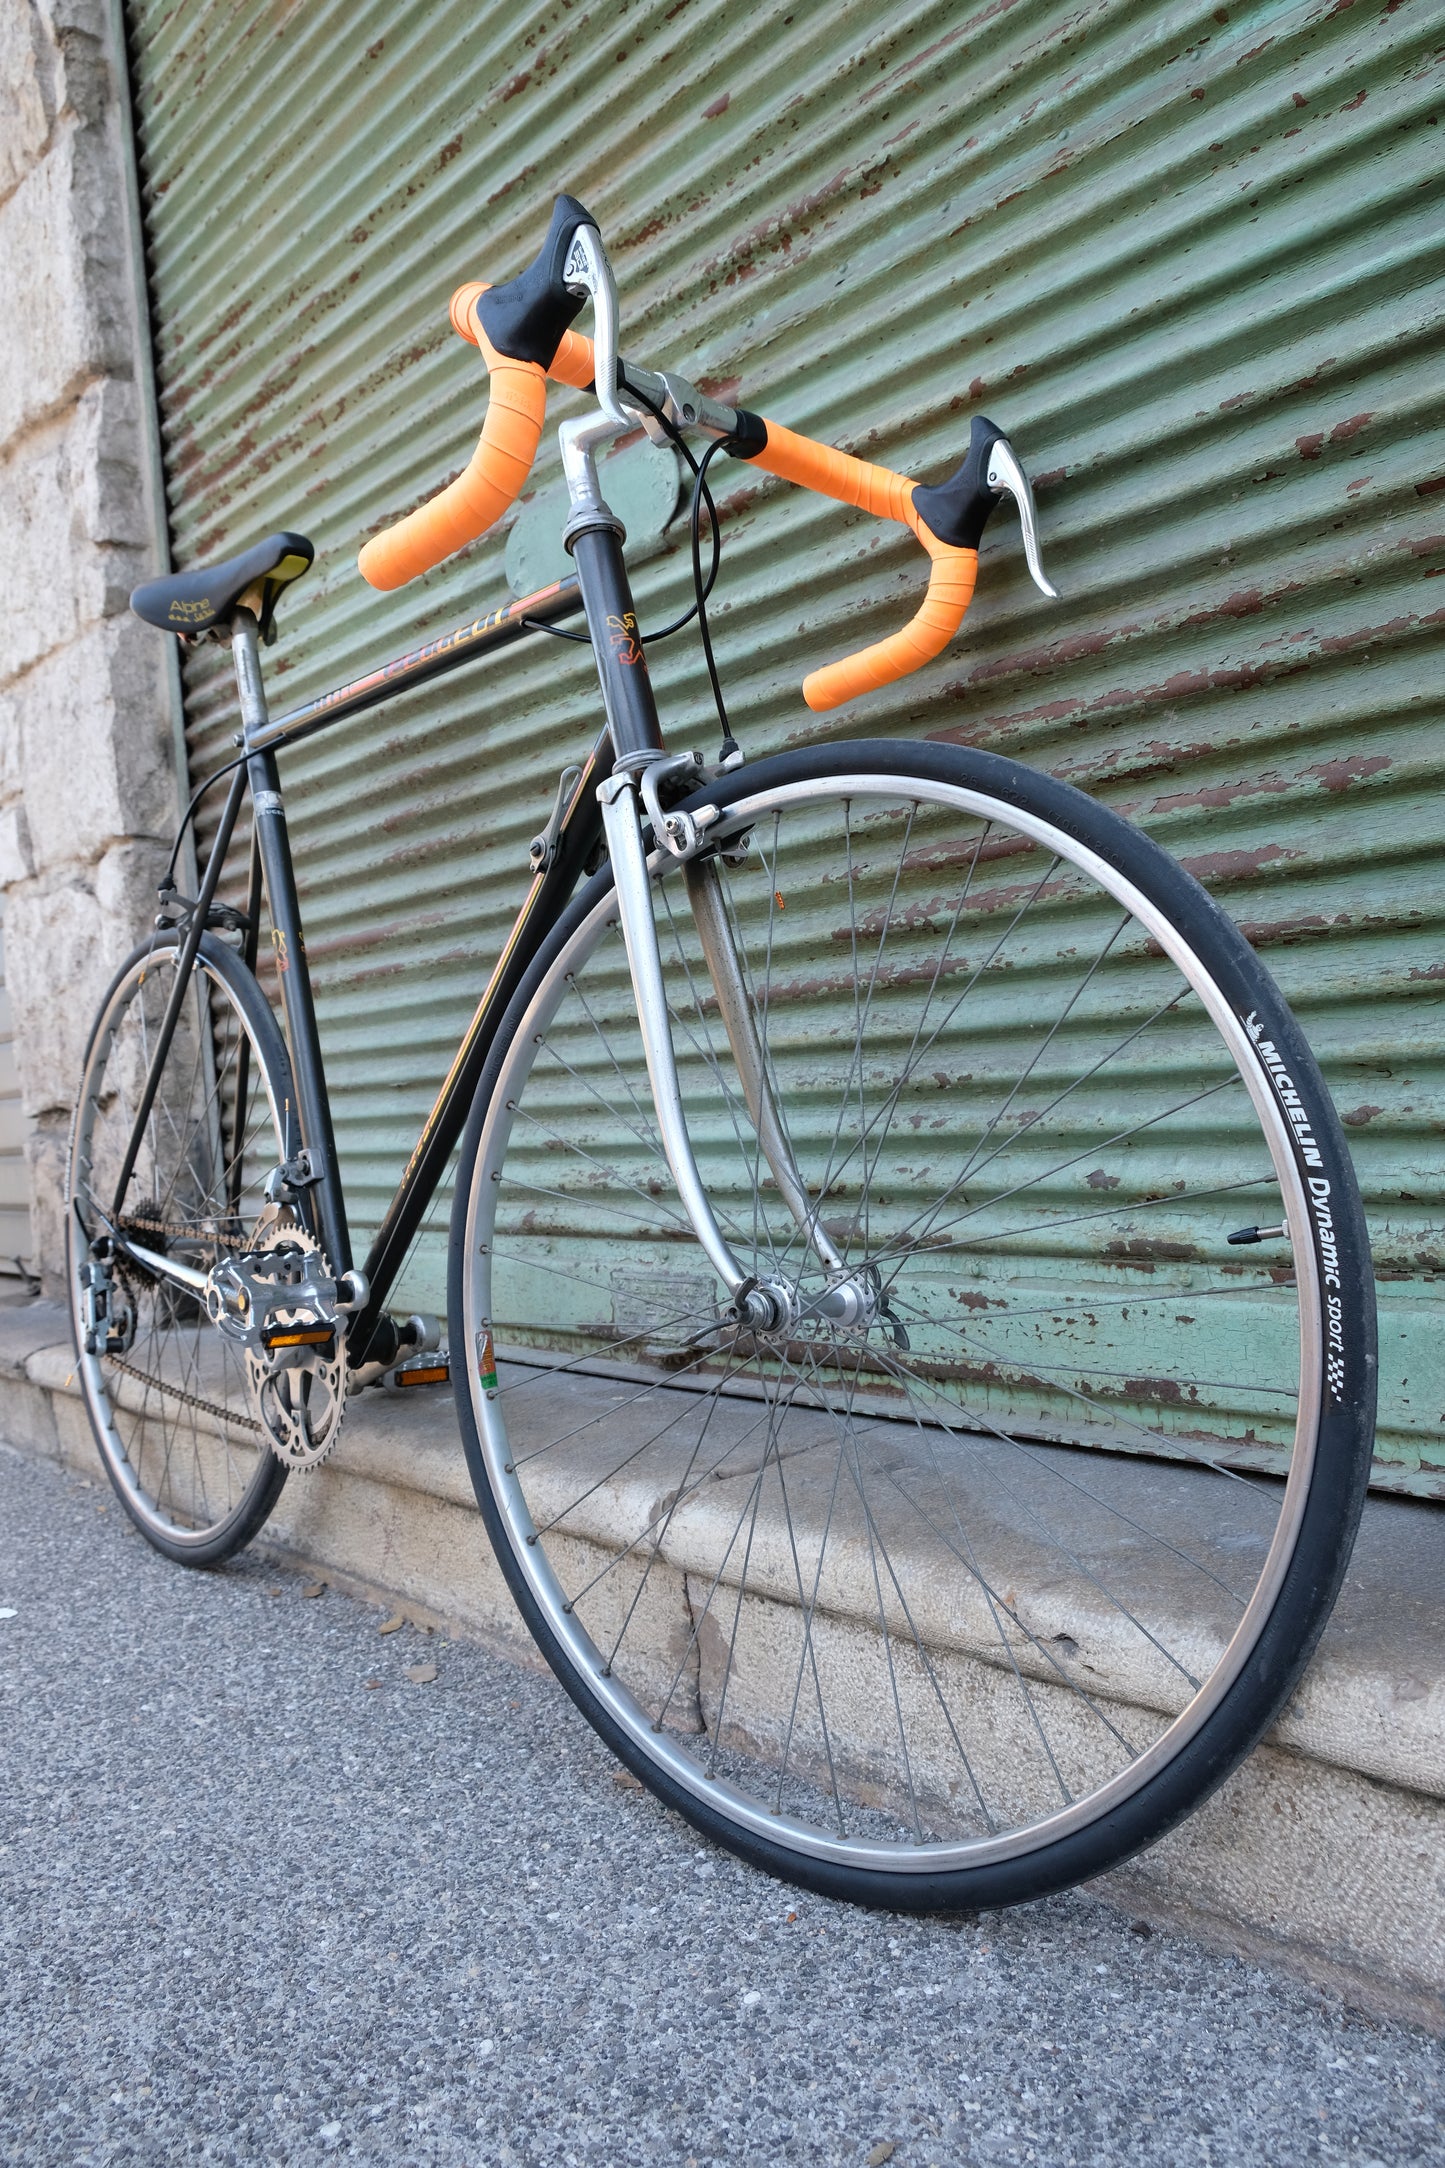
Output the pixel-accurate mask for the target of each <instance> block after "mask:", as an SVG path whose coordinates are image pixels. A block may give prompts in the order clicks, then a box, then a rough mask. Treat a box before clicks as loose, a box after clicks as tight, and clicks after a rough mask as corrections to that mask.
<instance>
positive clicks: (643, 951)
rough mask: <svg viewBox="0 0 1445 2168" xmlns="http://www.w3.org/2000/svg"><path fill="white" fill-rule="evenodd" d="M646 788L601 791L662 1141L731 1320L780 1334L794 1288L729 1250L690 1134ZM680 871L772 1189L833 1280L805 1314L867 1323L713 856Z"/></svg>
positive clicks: (869, 1305) (634, 780)
mask: <svg viewBox="0 0 1445 2168" xmlns="http://www.w3.org/2000/svg"><path fill="white" fill-rule="evenodd" d="M645 785H646V778H645V776H644V777H643V778H641V779H639V777H638V776H637V775H636V774H635V773H631V772H628V773H622V774H615V775H611V776H609V777H608V778H607V780H606V781H605V782H604V783H603V784H602V785H601V787H600V789H599V791H598V797H599V799H600V801H601V805H602V824H603V830H604V833H605V835H606V838H607V850H608V856H609V858H610V860H611V866H612V878H613V882H614V885H615V889H616V894H617V908H618V916H619V918H620V919H621V922H622V938H623V941H624V942H625V944H626V948H627V962H628V967H629V969H630V971H631V974H632V985H633V991H634V994H635V996H636V1000H637V1014H638V1021H639V1023H640V1024H641V1027H642V1043H643V1049H644V1052H645V1054H646V1057H647V1075H648V1082H649V1084H650V1086H651V1089H652V1101H653V1106H654V1108H655V1109H656V1113H657V1122H658V1129H659V1131H660V1133H661V1137H662V1148H663V1152H664V1153H665V1155H666V1158H667V1164H668V1167H669V1169H670V1170H671V1173H672V1179H673V1182H674V1183H675V1185H676V1188H677V1194H678V1197H679V1200H680V1201H681V1204H682V1207H683V1210H684V1211H685V1212H686V1214H687V1216H688V1219H689V1221H690V1222H691V1224H692V1228H693V1232H694V1233H695V1234H696V1236H697V1239H698V1241H699V1243H700V1244H701V1245H702V1248H703V1251H704V1253H705V1254H706V1256H707V1258H708V1260H709V1262H710V1263H711V1265H712V1268H713V1270H714V1271H715V1272H716V1273H717V1275H718V1278H719V1279H720V1280H721V1281H722V1283H723V1285H724V1287H725V1288H726V1289H727V1293H728V1297H729V1300H730V1302H731V1305H732V1309H733V1313H734V1315H735V1316H736V1317H737V1319H738V1321H739V1322H740V1323H741V1324H744V1325H748V1326H750V1327H752V1328H753V1329H755V1330H758V1331H767V1332H776V1331H779V1330H782V1329H785V1328H786V1327H787V1326H788V1325H789V1324H791V1323H794V1322H796V1320H797V1318H798V1316H799V1315H800V1314H801V1306H800V1303H799V1300H798V1296H797V1292H796V1290H795V1288H793V1287H792V1286H790V1285H789V1284H788V1283H787V1282H785V1281H783V1280H781V1279H779V1278H776V1277H773V1276H761V1275H759V1274H757V1273H752V1272H749V1271H748V1270H747V1269H746V1267H745V1266H744V1265H743V1264H742V1263H740V1261H739V1260H738V1258H737V1257H736V1256H735V1255H734V1253H733V1250H732V1247H731V1245H730V1243H729V1242H728V1239H727V1237H726V1235H725V1234H724V1233H723V1231H722V1228H721V1227H720V1226H719V1224H718V1219H717V1214H716V1213H715V1212H714V1210H713V1208H712V1200H711V1199H710V1198H709V1196H708V1193H707V1190H706V1188H705V1186H704V1184H703V1180H702V1176H701V1174H700V1173H699V1171H698V1165H697V1160H696V1157H695V1156H694V1153H693V1149H692V1140H691V1138H690V1137H689V1135H688V1131H687V1120H686V1117H685V1115H684V1112H683V1106H682V1093H681V1090H680V1087H679V1085H678V1078H677V1056H676V1050H675V1048H674V1045H673V1038H672V1019H671V1016H670V1014H669V1011H668V1005H667V992H666V987H665V985H664V982H663V975H662V956H661V951H660V949H659V946H658V938H657V921H656V918H655V916H654V912H653V902H652V887H653V884H652V882H651V880H650V878H649V876H648V865H647V852H646V850H645V848H644V845H643V840H642V815H641V807H640V805H639V802H638V796H639V788H640V787H641V788H643V790H644V792H645ZM654 825H655V824H654ZM683 877H684V879H685V881H686V884H687V893H688V901H689V903H690V904H691V906H692V913H693V919H694V922H695V924H696V926H697V931H698V939H699V941H700V942H701V944H702V950H703V955H704V957H705V959H706V962H707V968H708V975H709V977H710V978H711V980H712V985H713V991H714V993H715V994H716V996H717V1002H718V1009H719V1013H720V1014H721V1017H722V1021H723V1028H724V1029H725V1031H726V1032H727V1037H728V1045H729V1047H730V1049H731V1051H732V1056H733V1061H734V1064H735V1066H736V1069H737V1072H738V1078H739V1081H740V1083H741V1085H742V1091H743V1098H744V1100H745V1102H746V1105H747V1109H748V1117H749V1119H750V1121H751V1122H752V1125H753V1128H754V1130H755V1131H756V1133H757V1138H758V1143H759V1145H760V1147H761V1149H762V1153H763V1157H764V1158H765V1159H766V1160H767V1163H768V1166H769V1167H770V1168H771V1170H772V1173H773V1178H774V1180H775V1181H776V1183H777V1185H778V1193H779V1195H780V1196H781V1198H782V1200H783V1202H784V1204H785V1205H786V1206H787V1208H788V1211H789V1212H790V1213H791V1214H792V1216H793V1218H794V1220H795V1221H796V1222H797V1225H798V1228H799V1230H800V1231H801V1233H802V1235H803V1237H804V1239H805V1240H806V1242H807V1243H808V1246H809V1248H810V1249H811V1250H812V1251H813V1253H814V1255H815V1256H816V1257H817V1259H818V1261H819V1263H820V1264H821V1265H822V1267H823V1269H824V1272H825V1274H826V1275H827V1277H828V1283H829V1284H828V1285H827V1287H826V1288H825V1289H824V1291H823V1292H822V1293H821V1294H820V1295H816V1296H813V1297H810V1298H809V1300H808V1302H807V1304H806V1311H807V1314H808V1315H809V1316H816V1317H823V1318H827V1319H829V1320H830V1321H831V1322H833V1323H834V1324H836V1325H841V1326H845V1327H846V1326H849V1325H855V1324H865V1323H867V1322H868V1321H869V1319H868V1313H870V1312H871V1310H872V1309H873V1307H874V1303H875V1299H876V1298H875V1292H874V1290H873V1289H872V1288H871V1287H870V1286H868V1285H866V1284H865V1283H864V1282H863V1281H862V1280H860V1279H858V1278H857V1277H856V1276H850V1275H849V1273H848V1270H847V1267H846V1265H845V1263H844V1260H843V1258H842V1256H841V1255H840V1254H839V1252H838V1250H837V1248H836V1247H835V1245H834V1244H833V1242H832V1241H831V1239H830V1238H829V1236H828V1234H827V1231H826V1230H825V1228H824V1226H823V1224H822V1219H821V1216H820V1213H819V1210H818V1208H817V1207H815V1206H814V1205H813V1203H812V1201H811V1200H810V1198H809V1196H808V1193H807V1189H806V1187H805V1185H804V1183H803V1180H802V1177H801V1176H800V1175H799V1173H798V1168H797V1162H796V1160H795V1159H794V1157H793V1152H792V1148H791V1145H790V1144H789V1142H788V1137H787V1132H786V1130H785V1128H784V1124H783V1121H782V1117H781V1115H780V1112H779V1109H778V1105H777V1100H776V1098H775V1096H774V1094H773V1089H772V1083H771V1080H770V1078H769V1076H768V1072H767V1065H766V1062H765V1059H764V1055H763V1049H762V1045H761V1042H760V1040H759V1037H758V1031H757V1024H756V1019H755V1017H754V1014H753V1008H752V1003H751V1001H750V999H749V997H748V991H747V985H746V982H745V980H744V977H743V973H742V968H741V965H740V963H739V961H738V954H737V947H736V944H735V943H734V940H733V936H732V929H731V927H730V926H729V924H728V919H727V911H726V907H725V905H724V901H723V893H722V884H721V881H720V878H719V875H718V869H717V865H716V862H715V861H714V860H713V859H712V858H710V857H707V858H698V857H689V858H688V859H687V860H686V861H685V863H684V867H683Z"/></svg>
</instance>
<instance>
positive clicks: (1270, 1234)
mask: <svg viewBox="0 0 1445 2168" xmlns="http://www.w3.org/2000/svg"><path fill="white" fill-rule="evenodd" d="M1288 1233H1289V1229H1288V1227H1286V1226H1284V1225H1283V1224H1281V1225H1280V1226H1278V1227H1236V1228H1235V1230H1234V1233H1233V1234H1232V1235H1229V1236H1227V1237H1226V1240H1228V1241H1230V1242H1233V1243H1235V1244H1236V1245H1239V1244H1242V1243H1246V1242H1278V1241H1279V1239H1280V1237H1281V1236H1282V1235H1287V1234H1288Z"/></svg>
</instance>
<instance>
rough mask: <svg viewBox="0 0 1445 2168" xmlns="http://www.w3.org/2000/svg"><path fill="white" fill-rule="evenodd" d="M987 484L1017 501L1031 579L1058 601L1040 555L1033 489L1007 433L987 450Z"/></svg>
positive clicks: (1041, 592) (1044, 593) (1056, 593)
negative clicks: (1003, 491) (1006, 492)
mask: <svg viewBox="0 0 1445 2168" xmlns="http://www.w3.org/2000/svg"><path fill="white" fill-rule="evenodd" d="M988 486H989V488H990V489H992V490H1004V489H1006V490H1007V491H1008V493H1009V495H1010V496H1011V497H1012V498H1013V500H1014V502H1015V503H1016V504H1017V506H1018V508H1019V525H1020V526H1021V527H1022V528H1023V531H1024V556H1025V558H1026V559H1027V560H1028V568H1029V573H1030V575H1031V577H1032V579H1033V583H1034V585H1035V587H1037V589H1038V590H1039V593H1040V594H1041V595H1048V596H1050V597H1051V598H1052V599H1053V600H1054V601H1055V602H1057V601H1058V599H1059V590H1058V589H1057V587H1055V586H1054V584H1053V582H1052V581H1051V580H1049V579H1048V578H1046V576H1045V574H1044V565H1043V559H1042V558H1041V557H1040V555H1039V520H1038V514H1037V512H1036V511H1035V510H1034V493H1033V490H1032V489H1031V488H1030V486H1029V478H1028V476H1027V475H1026V474H1025V473H1024V470H1023V468H1022V467H1021V466H1020V465H1019V463H1018V458H1017V456H1016V454H1015V452H1014V448H1013V446H1012V445H1011V444H1010V443H1009V440H1008V438H1007V437H998V438H996V439H995V440H994V443H993V445H992V447H991V449H990V451H989V455H988Z"/></svg>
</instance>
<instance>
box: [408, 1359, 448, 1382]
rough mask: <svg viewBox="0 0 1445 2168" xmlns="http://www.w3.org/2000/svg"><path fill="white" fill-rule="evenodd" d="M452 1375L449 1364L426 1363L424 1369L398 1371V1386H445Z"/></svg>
mask: <svg viewBox="0 0 1445 2168" xmlns="http://www.w3.org/2000/svg"><path fill="white" fill-rule="evenodd" d="M451 1374H452V1371H451V1364H450V1363H428V1364H427V1366H426V1368H425V1369H424V1370H423V1369H420V1368H418V1369H416V1370H398V1372H397V1373H396V1382H397V1384H398V1385H445V1384H446V1382H447V1380H448V1379H449V1378H450V1376H451Z"/></svg>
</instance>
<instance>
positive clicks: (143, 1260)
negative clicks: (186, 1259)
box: [115, 1234, 207, 1295]
mask: <svg viewBox="0 0 1445 2168" xmlns="http://www.w3.org/2000/svg"><path fill="white" fill-rule="evenodd" d="M115 1246H116V1248H117V1249H118V1250H124V1252H125V1254H126V1256H127V1257H131V1258H134V1260H135V1262H136V1263H137V1264H138V1265H144V1266H145V1268H146V1271H147V1272H149V1273H150V1274H151V1275H152V1276H153V1277H154V1278H155V1279H157V1280H169V1281H170V1282H171V1284H172V1285H173V1286H174V1287H184V1288H186V1289H188V1290H189V1292H190V1293H191V1294H193V1295H204V1294H205V1292H206V1280H207V1274H206V1273H204V1272H197V1271H196V1269H195V1267H194V1265H181V1264H177V1262H176V1260H175V1258H174V1257H163V1256H162V1255H161V1253H160V1251H159V1250H148V1249H145V1248H143V1247H142V1245H141V1244H140V1243H139V1242H132V1241H131V1239H130V1237H129V1235H120V1234H118V1235H116V1237H115Z"/></svg>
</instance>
